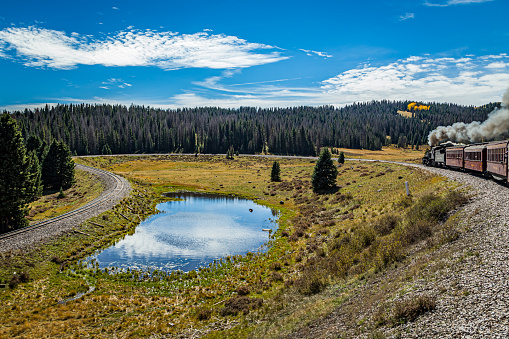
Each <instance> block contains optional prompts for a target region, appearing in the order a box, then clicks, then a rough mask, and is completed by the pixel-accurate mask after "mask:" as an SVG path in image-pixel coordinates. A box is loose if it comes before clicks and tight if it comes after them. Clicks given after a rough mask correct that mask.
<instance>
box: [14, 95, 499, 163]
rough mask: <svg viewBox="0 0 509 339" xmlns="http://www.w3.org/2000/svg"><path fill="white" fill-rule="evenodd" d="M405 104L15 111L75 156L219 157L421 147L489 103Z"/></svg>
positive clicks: (28, 128) (33, 131)
mask: <svg viewBox="0 0 509 339" xmlns="http://www.w3.org/2000/svg"><path fill="white" fill-rule="evenodd" d="M409 104H411V101H388V100H383V101H372V102H367V103H355V104H352V105H348V106H345V107H341V108H335V107H333V106H321V107H307V106H301V107H293V108H266V109H262V108H254V107H240V108H238V109H227V108H217V107H200V108H183V109H158V108H152V107H145V106H135V105H131V106H129V107H127V106H123V105H106V104H104V105H89V104H79V105H73V104H68V105H67V104H66V105H57V106H54V107H49V106H46V107H44V108H40V109H34V110H25V111H16V112H13V113H12V116H13V117H14V118H15V119H16V120H17V121H18V124H19V126H20V128H21V131H22V136H23V137H24V138H28V137H30V136H31V135H37V136H38V137H39V138H40V139H41V140H42V141H43V142H46V143H47V144H51V142H52V141H53V140H62V141H64V143H65V144H67V145H69V147H70V150H71V151H72V153H73V154H75V155H89V154H132V153H171V152H177V153H179V152H183V153H209V154H216V153H226V152H228V151H229V150H230V149H231V148H232V147H233V149H234V150H235V151H236V152H240V153H246V154H255V153H264V152H268V153H272V154H283V155H315V154H316V153H317V151H316V150H318V149H320V147H324V146H329V147H345V148H354V149H370V150H379V149H381V147H382V146H384V145H387V144H398V145H399V146H401V147H407V146H408V145H419V144H421V145H422V144H425V143H426V142H427V136H428V134H429V132H430V131H431V130H433V129H434V128H436V127H437V126H440V125H448V124H452V123H454V122H458V121H463V122H466V123H468V122H471V121H474V120H478V121H482V120H485V119H486V117H487V115H488V114H489V112H491V111H492V110H493V108H494V107H496V106H497V105H496V104H488V105H485V106H482V107H479V108H476V107H473V106H461V105H455V104H443V103H427V104H426V106H429V109H427V110H418V111H414V112H413V117H412V118H405V117H403V116H401V115H399V114H397V111H398V110H405V109H406V108H407V107H408V105H409Z"/></svg>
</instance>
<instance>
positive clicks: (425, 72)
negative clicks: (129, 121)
mask: <svg viewBox="0 0 509 339" xmlns="http://www.w3.org/2000/svg"><path fill="white" fill-rule="evenodd" d="M495 60H496V61H497V62H504V61H505V62H509V57H508V56H507V55H505V54H501V55H495V56H484V57H473V56H470V57H469V58H432V57H429V56H425V57H422V56H418V57H417V56H412V57H409V58H406V59H402V60H397V61H395V62H393V63H390V64H387V65H382V66H371V65H364V66H361V67H359V68H355V69H351V70H348V71H345V72H343V73H341V74H339V75H337V76H335V77H332V78H329V79H326V80H324V81H322V82H321V85H320V86H319V87H307V88H306V87H304V88H299V87H291V86H281V84H279V83H277V81H278V80H274V81H270V82H271V83H268V82H267V83H266V82H253V83H245V84H234V85H225V84H221V83H220V81H221V79H222V77H215V78H209V79H207V80H206V81H203V82H201V83H195V84H197V85H200V86H202V87H203V88H202V89H199V90H196V91H187V92H186V93H183V94H179V95H176V96H174V97H173V98H172V99H171V101H170V102H167V103H166V104H167V105H168V106H167V107H184V106H186V107H196V106H220V107H239V106H257V107H276V106H277V107H289V106H301V105H310V106H318V105H335V106H343V105H345V104H349V103H353V102H366V101H371V100H384V99H388V100H418V101H425V102H430V101H436V102H453V103H459V104H464V105H481V104H485V103H487V102H490V101H491V102H494V101H500V97H501V95H502V93H503V92H504V90H505V89H506V88H507V87H508V86H509V72H508V70H507V68H506V67H504V68H502V67H493V64H494V61H495ZM283 80H292V79H283ZM240 85H242V86H240Z"/></svg>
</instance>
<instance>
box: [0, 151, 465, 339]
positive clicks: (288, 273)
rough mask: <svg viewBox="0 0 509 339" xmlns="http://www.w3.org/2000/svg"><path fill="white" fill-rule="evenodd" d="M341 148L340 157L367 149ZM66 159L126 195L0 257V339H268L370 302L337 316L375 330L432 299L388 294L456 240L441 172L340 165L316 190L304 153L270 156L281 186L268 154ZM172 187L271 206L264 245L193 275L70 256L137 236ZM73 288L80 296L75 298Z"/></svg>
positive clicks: (459, 198)
mask: <svg viewBox="0 0 509 339" xmlns="http://www.w3.org/2000/svg"><path fill="white" fill-rule="evenodd" d="M341 151H344V152H345V156H346V157H347V158H352V157H355V155H357V156H358V157H366V158H369V157H370V156H371V155H372V154H371V153H373V151H365V152H362V151H359V150H343V149H341ZM398 152H399V155H398ZM353 154H355V155H353ZM417 154H422V152H420V151H415V153H411V152H407V153H405V152H403V151H402V150H401V149H399V150H398V149H394V150H389V151H387V152H386V154H384V155H383V156H380V157H381V158H380V159H379V160H403V161H405V160H406V161H410V162H411V161H416V159H419V157H418V156H417ZM382 158H383V159H382ZM75 161H76V162H78V163H81V164H84V165H89V166H94V167H98V168H102V169H105V170H108V171H112V172H115V173H116V174H119V175H122V176H124V177H125V178H127V179H128V180H129V181H130V182H131V184H132V186H133V190H132V192H131V195H130V196H129V197H127V198H125V199H124V200H123V201H122V202H121V203H120V204H118V205H117V206H115V208H113V209H112V210H110V211H107V212H105V213H103V214H102V215H100V216H98V217H96V218H92V219H90V220H88V221H87V222H84V223H83V224H81V225H79V226H77V228H76V230H78V231H79V232H81V233H76V232H69V233H68V234H65V235H64V236H62V237H60V238H58V239H53V240H51V241H48V242H47V243H44V244H40V245H38V246H37V247H36V248H30V249H26V250H24V251H15V252H2V253H0V279H1V281H0V283H1V284H2V285H3V286H5V287H4V288H3V289H0V302H1V303H2V306H0V316H2V319H3V321H2V324H1V325H0V336H7V337H17V336H24V337H31V338H39V337H44V336H50V337H69V335H72V336H75V337H83V336H89V337H90V336H99V337H103V336H105V337H108V336H112V335H113V334H115V335H116V336H117V337H149V336H151V335H152V336H153V335H162V336H164V335H170V336H174V337H179V336H182V337H189V336H205V335H207V336H208V337H211V338H215V337H217V338H220V337H221V338H224V337H232V338H233V337H235V338H238V337H266V338H277V337H282V336H289V335H292V334H294V333H299V332H302V331H304V329H305V328H306V326H308V325H309V324H310V323H312V322H313V321H316V320H318V319H320V318H324V317H326V316H327V315H329V314H331V313H333V312H340V313H341V312H343V313H344V314H347V313H349V312H354V313H355V312H357V311H358V310H357V309H356V308H358V307H363V308H365V309H375V310H376V311H374V312H375V314H374V316H372V317H364V318H362V319H361V318H358V319H357V318H355V319H350V320H345V325H344V326H345V331H347V330H348V331H349V330H354V331H358V332H359V333H367V334H376V333H378V329H379V328H380V327H382V326H397V324H399V323H404V322H407V321H412V320H414V319H415V318H417V317H418V316H419V315H420V314H422V313H425V312H427V311H429V310H432V309H433V308H434V305H435V304H434V303H435V298H436V296H433V295H430V296H421V297H419V298H415V299H412V300H407V301H405V303H403V302H392V301H393V300H394V297H395V296H394V293H396V291H397V289H398V287H399V286H400V285H401V283H402V281H409V280H412V279H415V278H417V277H418V276H419V275H420V274H421V271H422V270H424V269H425V267H426V262H425V261H424V259H422V258H424V257H425V256H426V255H428V254H429V253H432V252H433V251H435V250H436V249H437V248H440V247H441V246H443V245H444V244H447V243H449V242H453V241H455V240H456V239H457V238H458V237H459V235H460V233H459V232H460V231H458V219H459V218H458V213H459V212H458V213H457V212H456V209H457V208H458V207H459V206H461V205H462V204H464V203H465V202H466V201H467V200H468V197H467V196H466V194H465V193H462V191H461V190H458V185H457V184H455V183H453V182H449V181H446V180H445V179H444V178H441V177H437V176H433V175H431V174H429V173H428V172H425V171H421V170H420V169H416V168H407V167H405V166H401V165H397V164H390V163H382V162H356V161H348V160H347V161H346V163H345V164H344V165H343V166H341V167H339V168H338V170H339V174H338V178H337V185H338V186H339V190H338V191H337V192H334V193H320V194H318V193H314V192H313V190H312V187H311V173H312V171H313V167H314V166H315V160H313V159H305V158H292V159H290V158H279V159H278V163H279V165H280V177H281V181H280V182H271V180H270V178H271V177H270V174H271V169H272V166H273V161H274V159H273V158H263V157H249V156H240V157H239V156H235V157H234V159H226V158H225V157H224V156H211V155H202V154H198V155H196V156H195V155H157V156H137V157H130V156H116V157H96V158H94V157H90V158H89V157H86V158H76V159H75ZM336 165H337V163H336ZM81 180H82V179H79V180H78V182H81ZM405 181H408V182H409V183H410V188H411V192H412V195H411V196H406V194H405V187H404V182H405ZM86 190H87V191H95V190H96V189H86ZM174 190H190V191H198V192H209V193H219V194H233V195H237V196H240V197H244V198H247V199H252V200H254V201H256V202H257V203H259V204H263V205H266V206H268V207H271V208H273V209H277V210H279V212H280V215H281V216H280V218H279V229H278V230H277V231H276V232H274V233H273V234H272V235H271V239H270V241H269V242H268V244H267V246H268V248H269V250H268V251H266V252H263V253H261V252H260V253H248V254H246V255H245V256H230V257H226V258H223V259H221V260H218V261H215V262H214V263H212V264H211V265H210V266H209V267H205V268H202V269H199V270H197V271H190V272H181V271H175V272H171V273H165V272H159V271H150V272H140V271H119V270H116V269H114V268H111V269H107V270H99V269H98V268H97V267H96V266H94V265H92V267H85V265H84V264H83V263H80V260H81V259H83V258H85V257H87V256H89V255H91V254H93V253H94V252H95V251H97V250H98V249H103V248H105V247H107V246H110V245H111V244H114V243H115V242H116V241H118V240H119V239H121V238H122V237H123V236H125V234H129V233H133V232H134V230H135V228H136V225H137V224H138V223H139V222H140V221H141V220H143V219H145V218H146V217H148V216H149V215H151V214H153V213H155V212H156V211H155V205H156V204H157V203H158V202H161V201H165V200H168V198H165V197H163V195H162V193H164V192H168V191H174ZM401 267H407V269H405V274H404V275H403V276H402V277H400V278H398V279H389V280H388V281H387V282H386V283H382V282H381V281H383V277H384V276H387V275H388V276H390V275H391V272H393V271H394V270H396V269H399V270H401ZM376 281H380V285H377V286H378V287H379V288H382V287H383V290H384V291H385V292H384V293H379V294H377V295H376V296H373V297H368V296H367V294H363V295H360V296H359V300H360V301H362V302H361V303H360V304H359V305H356V306H355V307H354V308H353V306H352V305H351V304H350V303H348V302H345V301H346V300H347V299H348V298H349V297H351V296H353V295H355V294H356V293H359V291H361V290H362V287H363V286H367V285H369V284H373V283H374V282H376ZM87 292H90V293H87ZM80 293H85V294H84V295H83V297H81V298H77V299H76V300H71V299H72V298H73V297H74V296H76V295H80ZM63 300H71V301H69V302H66V303H60V302H61V301H63ZM380 305H383V307H379V306H380ZM343 313H341V314H343ZM302 333H304V332H302Z"/></svg>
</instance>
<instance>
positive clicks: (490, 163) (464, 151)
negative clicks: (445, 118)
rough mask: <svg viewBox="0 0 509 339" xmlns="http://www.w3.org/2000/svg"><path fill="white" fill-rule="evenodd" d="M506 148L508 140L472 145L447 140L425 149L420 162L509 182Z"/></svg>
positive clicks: (507, 147) (508, 148)
mask: <svg viewBox="0 0 509 339" xmlns="http://www.w3.org/2000/svg"><path fill="white" fill-rule="evenodd" d="M508 150H509V140H505V141H493V142H484V143H478V144H472V145H464V144H454V143H452V142H447V143H443V144H440V145H438V146H435V147H432V148H431V149H430V150H429V151H427V152H426V154H425V155H424V157H423V158H422V163H423V164H424V165H426V166H435V167H445V168H452V169H459V170H464V171H469V172H473V173H478V174H481V175H484V176H487V177H492V178H493V179H496V180H503V181H505V182H509V172H508V168H509V167H508V162H507V161H508V159H507V154H508Z"/></svg>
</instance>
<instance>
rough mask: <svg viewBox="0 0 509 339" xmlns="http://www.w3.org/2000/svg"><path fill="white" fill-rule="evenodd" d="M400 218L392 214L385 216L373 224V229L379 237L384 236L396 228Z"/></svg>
mask: <svg viewBox="0 0 509 339" xmlns="http://www.w3.org/2000/svg"><path fill="white" fill-rule="evenodd" d="M400 221H401V218H400V217H398V216H396V215H394V214H386V215H384V216H382V217H381V218H379V219H378V220H377V221H376V222H375V223H374V224H373V229H374V230H375V232H376V233H377V234H378V235H380V236H384V235H387V234H389V233H391V232H392V230H393V229H395V228H396V226H398V224H399V223H400Z"/></svg>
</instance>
